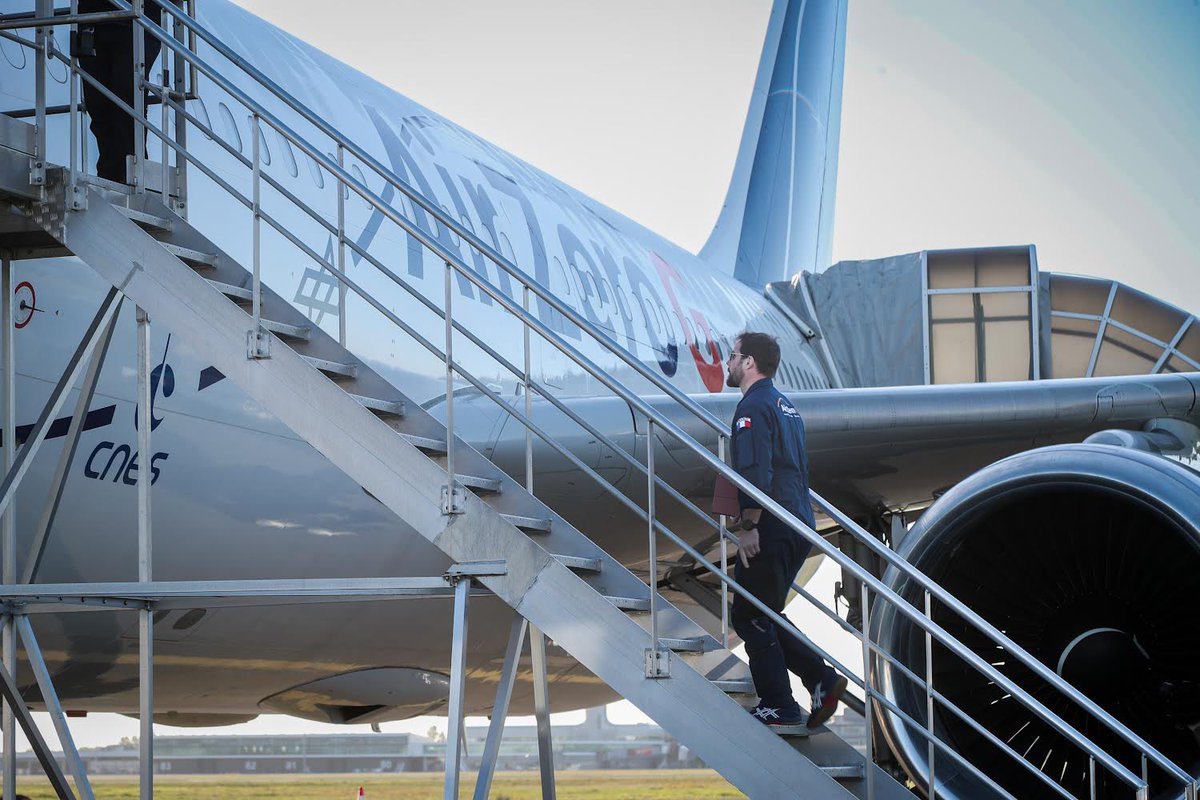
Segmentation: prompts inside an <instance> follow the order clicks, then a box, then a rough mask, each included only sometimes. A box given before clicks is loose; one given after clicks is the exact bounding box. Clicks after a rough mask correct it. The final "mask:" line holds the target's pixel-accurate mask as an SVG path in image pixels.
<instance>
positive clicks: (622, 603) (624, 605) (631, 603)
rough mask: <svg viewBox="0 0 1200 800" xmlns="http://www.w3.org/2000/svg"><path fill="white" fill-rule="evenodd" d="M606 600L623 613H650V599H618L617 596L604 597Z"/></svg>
mask: <svg viewBox="0 0 1200 800" xmlns="http://www.w3.org/2000/svg"><path fill="white" fill-rule="evenodd" d="M604 599H605V600H607V601H608V602H610V603H612V604H613V605H614V606H616V607H617V608H619V609H621V610H622V611H649V610H650V600H649V598H646V599H643V598H640V597H618V596H616V595H608V594H606V595H604Z"/></svg>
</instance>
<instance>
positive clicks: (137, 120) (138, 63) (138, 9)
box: [129, 0, 170, 198]
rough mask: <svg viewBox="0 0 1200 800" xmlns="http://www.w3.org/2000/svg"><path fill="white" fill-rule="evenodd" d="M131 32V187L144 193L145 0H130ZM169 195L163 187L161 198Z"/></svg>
mask: <svg viewBox="0 0 1200 800" xmlns="http://www.w3.org/2000/svg"><path fill="white" fill-rule="evenodd" d="M132 5H133V11H134V14H135V16H134V19H133V24H131V25H130V26H129V27H130V30H131V31H132V32H133V185H134V191H136V192H138V193H139V194H140V193H141V192H144V191H146V123H145V122H143V120H144V119H146V92H145V89H144V88H143V86H142V83H143V81H144V80H145V79H144V78H143V77H142V76H143V75H145V74H146V34H145V32H144V31H143V29H142V15H143V13H144V12H145V0H132ZM169 195H170V192H169V191H167V187H166V186H165V185H164V186H163V197H164V198H166V197H168V196H169Z"/></svg>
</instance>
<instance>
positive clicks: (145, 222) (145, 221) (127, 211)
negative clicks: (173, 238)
mask: <svg viewBox="0 0 1200 800" xmlns="http://www.w3.org/2000/svg"><path fill="white" fill-rule="evenodd" d="M113 207H114V208H115V209H117V211H120V212H121V214H122V215H123V216H124V217H125V218H126V219H128V220H131V221H133V222H136V223H137V224H138V225H141V226H142V227H143V228H147V229H149V230H153V231H162V232H164V233H165V232H170V231H171V230H172V229H174V227H175V223H173V222H172V221H171V220H169V219H167V218H166V217H156V216H154V215H153V214H147V213H146V212H145V211H138V210H137V209H136V208H126V207H125V206H122V205H114V206H113Z"/></svg>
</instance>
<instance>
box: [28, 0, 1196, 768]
mask: <svg viewBox="0 0 1200 800" xmlns="http://www.w3.org/2000/svg"><path fill="white" fill-rule="evenodd" d="M238 1H239V3H240V4H241V5H243V6H245V7H246V8H248V9H249V10H251V11H253V12H254V13H256V14H259V15H260V16H263V17H265V18H266V19H268V20H270V21H272V22H274V23H276V24H278V25H280V26H281V27H283V28H285V29H286V30H288V31H290V32H292V33H294V34H296V35H297V36H299V37H300V38H302V39H305V40H307V41H309V42H311V43H312V44H314V45H316V46H317V47H319V48H321V49H323V50H325V51H327V52H329V53H331V54H332V55H334V56H335V57H337V58H339V59H341V60H343V61H346V62H348V63H349V64H351V65H352V66H355V67H357V68H358V69H360V70H362V71H363V72H366V73H367V74H369V75H371V76H372V77H374V78H376V79H378V80H380V81H382V82H383V83H385V84H387V85H390V86H391V87H393V88H395V89H396V90H397V91H399V92H401V93H403V94H406V95H408V96H410V97H412V98H413V99H415V100H417V101H418V102H421V103H423V104H424V105H426V106H428V107H429V108H430V109H432V110H433V111H435V112H438V113H440V114H442V115H444V116H446V117H448V118H449V119H451V120H453V121H455V122H457V123H459V124H461V125H463V126H465V127H466V128H469V129H471V130H473V131H474V132H475V133H477V134H479V135H481V136H483V137H484V138H486V139H489V140H491V141H492V142H494V143H495V144H497V145H499V146H501V147H503V148H505V149H507V150H509V151H511V152H513V153H514V154H516V155H518V156H520V157H522V158H524V159H525V160H527V161H529V162H531V163H533V164H534V165H536V166H538V167H540V168H542V169H544V170H545V171H546V172H548V173H550V174H551V175H554V176H556V177H558V178H560V179H562V180H564V181H565V182H567V183H569V184H571V185H572V186H574V187H575V188H577V189H579V190H581V191H583V192H584V193H586V194H589V195H591V196H593V197H595V198H596V199H598V200H599V201H601V202H603V203H605V204H607V205H609V206H611V207H612V208H614V209H616V210H617V211H619V212H621V213H623V214H625V215H627V216H629V217H631V218H633V219H635V220H636V221H638V222H640V223H642V224H644V225H646V226H647V227H649V228H650V229H652V230H656V231H658V232H660V233H662V234H663V235H665V236H666V237H667V238H669V239H672V240H674V241H675V242H677V243H679V244H681V245H682V246H684V247H686V248H689V249H692V250H698V249H699V247H700V246H701V245H702V244H703V242H704V240H705V238H706V237H707V235H708V232H709V230H710V229H711V227H712V225H713V223H714V221H715V220H716V217H717V212H718V211H719V209H720V205H721V202H722V200H723V199H724V194H725V188H726V184H727V182H728V180H729V175H730V173H731V171H732V168H733V160H734V156H735V154H736V150H737V146H738V140H739V138H740V135H741V130H742V125H743V123H744V118H745V111H746V105H747V102H748V98H749V92H750V89H751V86H752V84H753V81H754V75H755V69H756V67H757V63H758V55H759V48H760V47H761V44H762V37H763V33H764V30H765V25H766V19H767V13H768V11H769V3H768V2H766V1H765V0H636V1H635V0H588V1H585V0H506V2H502V3H496V2H485V1H484V0H471V1H470V2H468V1H467V0H440V1H439V2H429V0H419V1H418V0H387V2H375V1H374V0H372V1H370V2H345V3H342V4H339V5H338V6H336V8H337V9H338V10H339V11H340V12H342V13H337V12H334V11H332V10H331V8H332V6H331V4H329V3H316V2H311V0H238ZM200 2H204V0H200ZM249 55H250V57H251V58H253V54H249ZM1198 145H1200V4H1198V2H1197V0H1140V2H1132V0H1088V2H1082V0H1004V2H994V1H989V0H976V1H975V2H972V1H970V0H850V15H849V29H848V34H847V46H846V77H845V89H844V104H843V114H842V144H841V151H840V153H841V155H840V167H839V170H840V171H839V181H838V195H837V210H836V218H835V219H836V221H835V235H834V260H835V261H836V260H841V259H852V258H874V257H882V256H887V255H894V254H897V253H903V252H910V251H914V250H921V249H927V248H936V247H968V246H983V245H1000V244H1018V243H1021V244H1023V243H1033V244H1035V245H1037V247H1038V256H1039V264H1040V266H1041V268H1042V269H1044V270H1051V271H1062V272H1075V273H1081V274H1089V275H1098V276H1104V277H1112V278H1117V279H1120V280H1124V281H1126V282H1128V283H1130V284H1132V285H1133V286H1135V287H1137V288H1139V289H1143V290H1145V291H1148V292H1150V293H1151V294H1155V295H1158V296H1160V297H1162V298H1163V299H1166V300H1168V301H1170V302H1173V303H1175V304H1177V305H1180V306H1182V307H1183V308H1185V309H1187V310H1188V311H1192V312H1196V311H1200V281H1198V280H1197V279H1196V275H1197V270H1198V268H1200V157H1198V155H1200V148H1198ZM836 577H837V576H836V572H835V571H834V570H831V569H829V568H828V566H827V567H826V568H823V569H822V570H821V572H820V573H819V574H818V576H817V578H816V579H814V581H813V583H812V584H811V585H810V588H811V589H812V590H813V592H814V594H816V595H817V596H818V597H820V598H822V599H827V598H829V597H830V596H831V594H832V583H833V581H834V580H836ZM797 611H798V609H796V608H793V609H792V617H793V619H799V620H801V624H802V625H803V626H805V627H807V628H808V629H810V630H811V631H812V632H813V634H814V638H817V639H818V640H819V641H830V642H832V641H835V634H836V640H837V643H836V645H835V646H834V650H835V652H836V653H838V654H842V655H845V656H846V657H847V658H848V659H849V658H852V657H853V654H854V653H855V651H856V649H857V644H856V643H854V642H852V641H850V640H848V639H846V638H845V637H844V636H842V635H841V634H840V632H837V631H836V629H833V628H832V623H825V624H819V623H817V622H815V621H813V620H812V618H811V616H810V615H809V614H808V613H805V614H799V613H797ZM613 715H614V717H615V718H620V719H622V720H631V719H633V718H634V717H635V714H634V713H633V712H631V710H630V709H629V707H628V704H617V705H616V706H614V708H613ZM578 718H579V715H566V716H565V718H564V719H565V720H574V719H578ZM439 722H440V723H442V724H444V720H440V721H439ZM429 724H430V721H429V720H424V719H423V720H414V721H409V722H407V723H390V724H387V725H385V726H384V729H385V730H414V731H418V732H424V731H425V729H426V728H428V726H429ZM46 728H47V731H48V736H49V737H50V738H51V741H55V739H54V737H53V732H52V731H50V730H49V726H46ZM330 728H331V726H318V725H315V724H311V723H304V722H301V721H294V720H287V719H286V718H280V717H268V718H260V719H259V720H256V721H255V722H253V723H249V724H247V725H242V726H236V727H231V728H223V729H216V730H214V731H213V732H214V733H215V732H225V733H234V732H246V733H250V732H262V733H267V732H301V731H308V730H313V731H316V730H320V731H328V730H330ZM72 729H73V730H74V731H75V735H76V737H77V741H78V743H79V744H80V745H97V744H107V743H111V742H115V741H116V740H117V739H119V738H120V737H121V736H129V735H136V733H137V723H136V722H135V721H133V720H130V719H126V718H123V717H115V716H113V715H93V716H91V717H89V718H87V719H82V720H72ZM159 730H160V733H162V734H174V733H183V732H188V733H191V732H196V731H182V730H179V729H171V728H161V729H159ZM336 730H344V731H348V732H349V731H360V730H364V729H362V728H358V727H354V728H336Z"/></svg>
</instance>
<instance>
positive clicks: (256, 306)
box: [249, 114, 271, 358]
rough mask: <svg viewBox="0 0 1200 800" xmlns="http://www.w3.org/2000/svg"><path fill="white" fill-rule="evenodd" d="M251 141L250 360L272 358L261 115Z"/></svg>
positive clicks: (253, 124) (254, 121)
mask: <svg viewBox="0 0 1200 800" xmlns="http://www.w3.org/2000/svg"><path fill="white" fill-rule="evenodd" d="M250 119H251V125H250V138H251V139H252V140H253V144H251V146H250V152H251V187H250V193H251V201H250V202H251V206H252V208H251V211H252V212H253V213H254V223H253V224H254V228H253V232H252V237H251V238H252V242H251V246H252V249H253V250H254V253H253V259H254V261H253V282H252V284H251V292H250V295H251V296H250V316H251V317H252V318H253V326H254V327H252V328H251V329H250V337H249V356H250V358H269V357H270V355H271V352H270V348H269V346H268V342H269V340H268V339H267V336H266V332H265V331H263V327H262V153H261V144H260V140H261V139H262V123H261V121H260V120H259V116H258V114H253V115H251V117H250Z"/></svg>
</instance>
